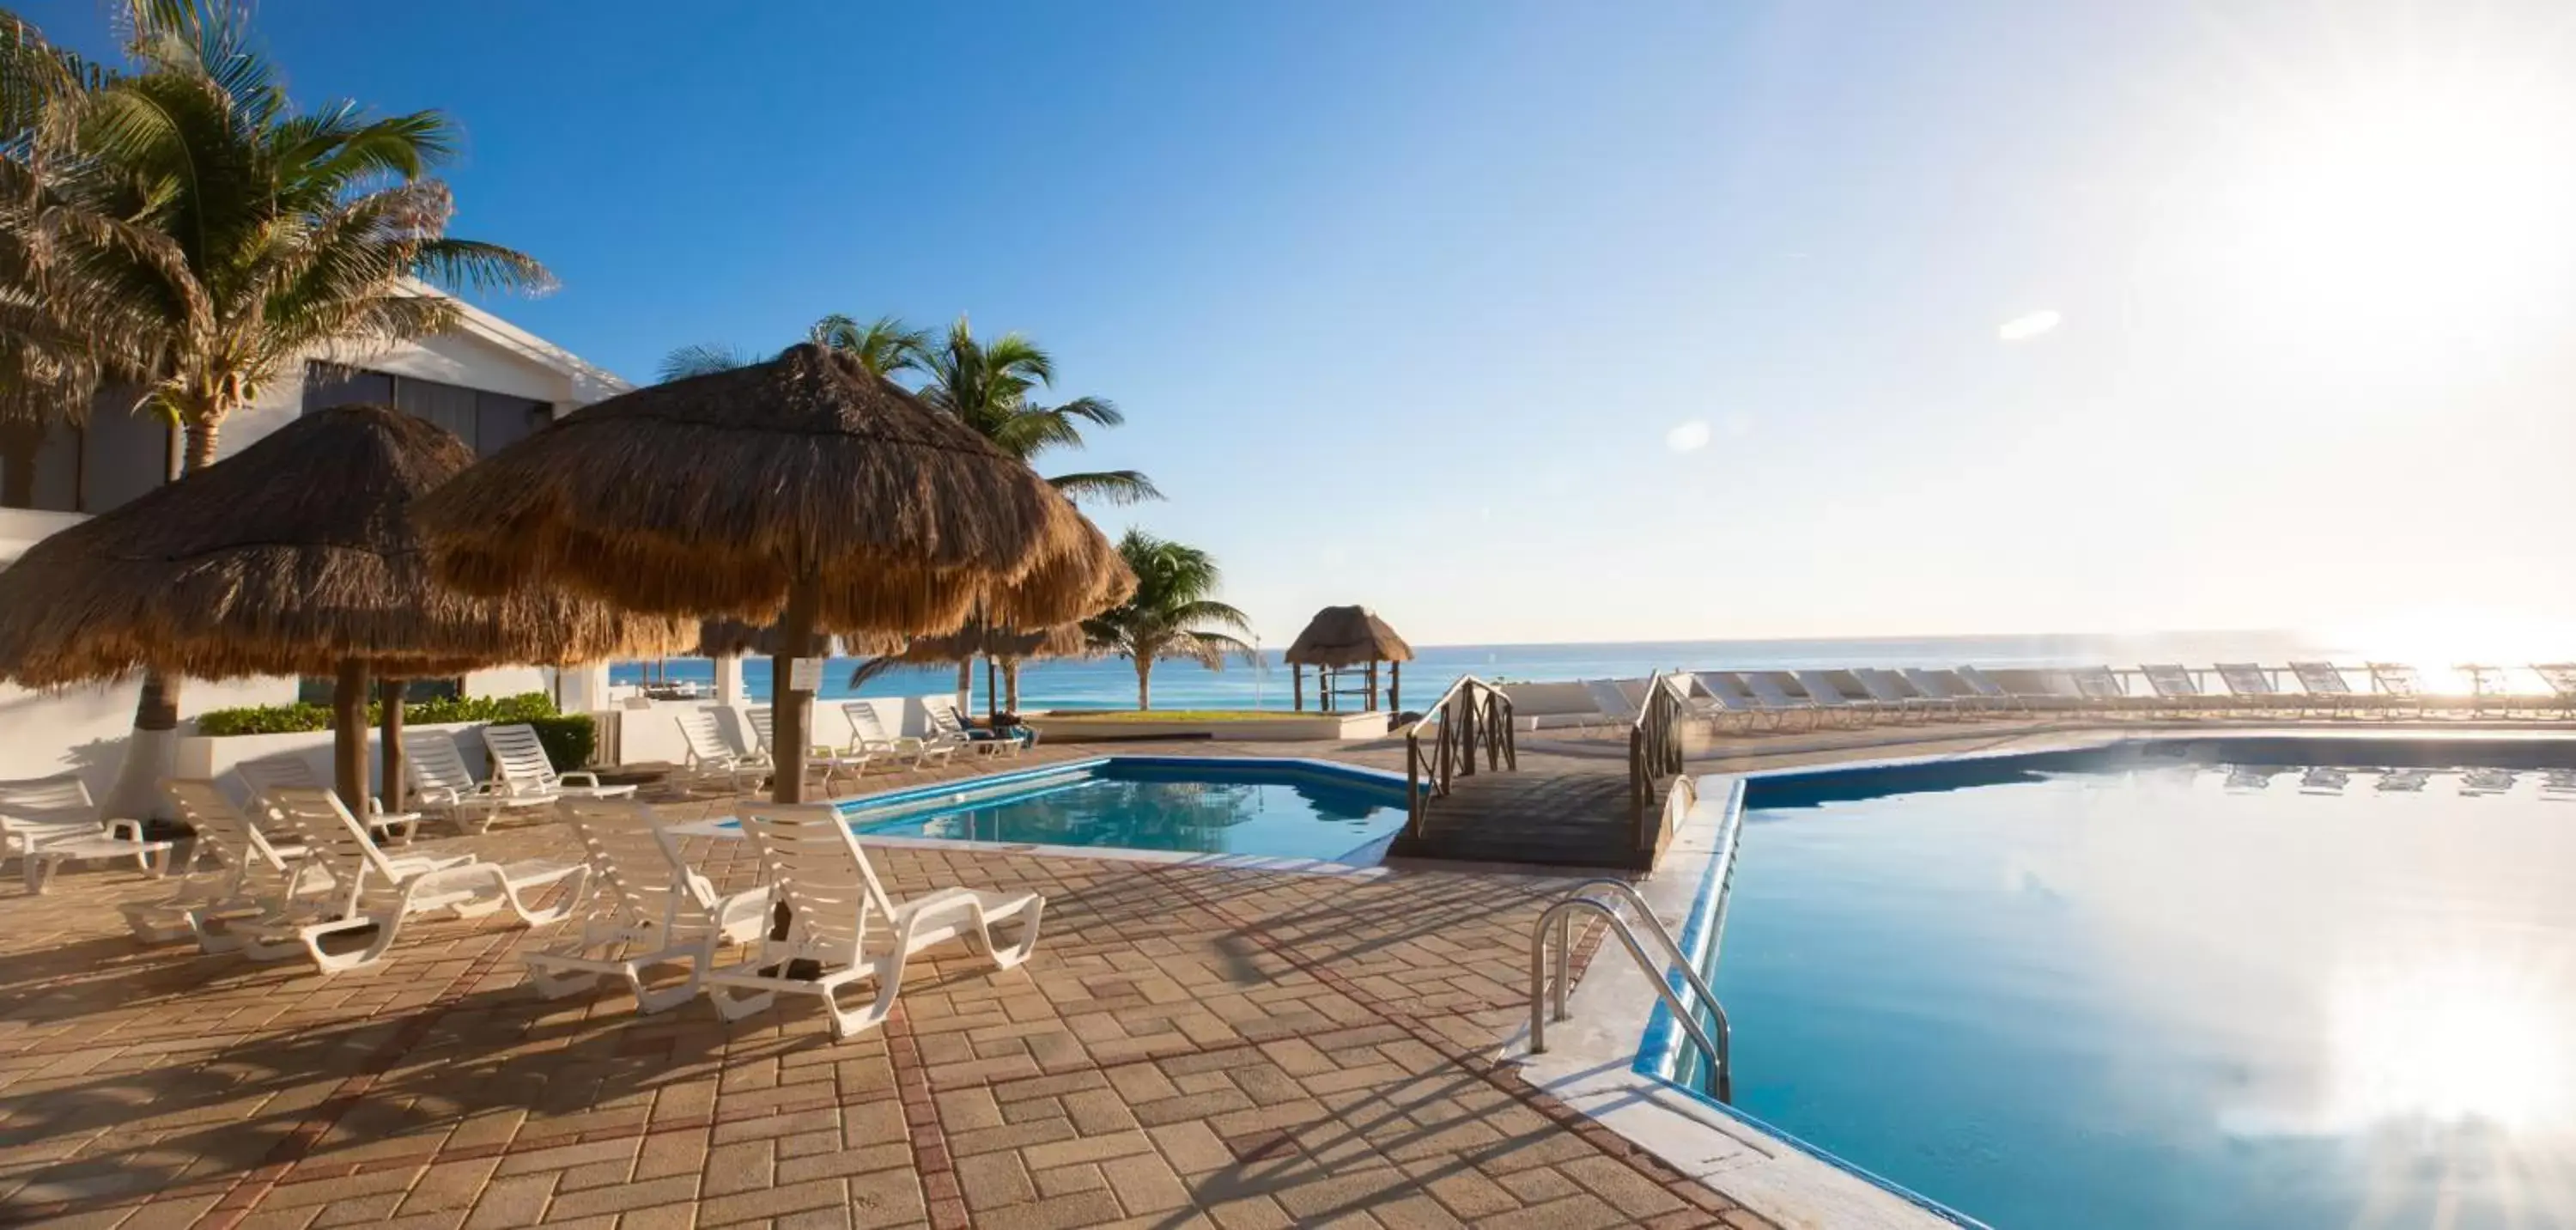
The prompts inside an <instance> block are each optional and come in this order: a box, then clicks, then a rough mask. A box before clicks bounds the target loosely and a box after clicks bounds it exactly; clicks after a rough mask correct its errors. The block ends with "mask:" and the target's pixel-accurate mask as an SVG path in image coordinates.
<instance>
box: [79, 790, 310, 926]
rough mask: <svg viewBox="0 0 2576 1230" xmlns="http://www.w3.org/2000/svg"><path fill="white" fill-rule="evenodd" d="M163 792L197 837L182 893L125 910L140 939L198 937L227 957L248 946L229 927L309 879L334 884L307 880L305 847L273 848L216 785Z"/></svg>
mask: <svg viewBox="0 0 2576 1230" xmlns="http://www.w3.org/2000/svg"><path fill="white" fill-rule="evenodd" d="M161 792H162V793H163V794H164V795H166V796H168V798H169V800H170V803H171V806H172V807H173V808H174V809H176V810H177V812H178V816H179V819H180V821H182V822H183V823H185V824H186V825H187V826H188V828H189V829H190V830H191V831H192V832H194V833H195V834H196V839H195V841H194V842H193V843H192V845H191V848H190V861H189V866H188V867H186V868H184V869H182V870H183V874H182V875H181V877H180V882H179V887H178V890H177V891H176V892H175V893H173V894H172V895H171V896H170V897H169V898H168V899H166V900H162V901H139V902H131V903H128V904H126V905H122V906H120V907H118V908H119V909H120V910H122V911H123V912H124V914H125V925H126V926H127V927H128V928H129V929H131V930H132V931H133V932H134V936H135V938H136V939H139V940H142V941H143V942H145V943H147V944H160V943H167V942H169V941H172V940H183V939H190V938H194V939H195V940H196V941H197V947H198V948H200V949H202V950H204V951H206V952H210V953H212V952H228V951H230V950H232V949H235V948H238V947H240V946H241V937H240V936H239V935H238V934H235V933H233V932H231V931H230V930H229V929H228V928H229V925H230V924H234V923H239V922H244V921H248V920H251V919H256V918H258V917H260V916H261V915H263V914H267V913H270V912H272V911H273V910H274V909H276V908H277V903H279V902H280V901H282V900H283V899H284V898H286V897H289V896H292V895H294V893H295V891H296V888H297V886H298V884H299V882H300V881H302V880H308V879H309V880H316V881H319V882H321V883H323V884H326V885H327V883H328V880H327V879H325V878H324V877H321V876H318V875H316V876H310V877H307V876H303V875H301V872H302V871H303V870H304V865H303V863H302V860H303V858H304V847H303V846H301V845H298V844H295V843H292V842H290V843H287V844H285V845H283V846H279V845H276V844H273V843H271V842H270V841H269V840H268V839H267V837H266V835H264V834H262V833H261V832H259V831H258V829H257V828H256V827H255V826H254V825H253V824H252V823H251V820H250V817H248V816H246V815H244V814H243V813H242V811H241V809H239V808H237V807H234V806H233V801H232V800H231V799H230V798H228V797H226V796H225V794H224V792H223V790H222V788H220V787H218V786H216V785H215V783H214V782H212V781H209V780H206V779H204V778H174V779H172V780H170V781H166V782H163V783H162V784H161ZM209 861H211V862H212V863H213V864H214V866H213V867H212V868H211V869H210V870H208V871H207V872H205V873H202V874H201V873H199V872H198V871H197V869H196V867H197V864H199V863H204V862H209Z"/></svg>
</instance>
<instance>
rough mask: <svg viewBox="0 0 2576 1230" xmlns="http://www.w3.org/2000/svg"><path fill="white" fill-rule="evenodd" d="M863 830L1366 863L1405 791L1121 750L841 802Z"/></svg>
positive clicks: (1334, 774)
mask: <svg viewBox="0 0 2576 1230" xmlns="http://www.w3.org/2000/svg"><path fill="white" fill-rule="evenodd" d="M844 811H845V812H846V813H847V814H848V815H849V818H850V823H851V825H852V826H853V827H854V828H856V829H857V830H858V831H859V832H860V833H862V834H868V835H876V836H896V837H944V838H953V839H958V840H966V841H1005V842H1026V843H1031V844H1036V845H1052V846H1107V847H1116V848H1120V849H1128V850H1177V851H1182V852H1186V853H1194V854H1258V855H1274V856H1280V857H1288V858H1312V859H1324V860H1329V861H1338V862H1360V863H1374V862H1376V861H1377V859H1376V855H1377V852H1378V849H1379V846H1380V843H1382V842H1383V841H1384V840H1385V839H1386V838H1388V837H1390V836H1392V835H1393V834H1394V833H1395V831H1396V830H1397V829H1399V828H1402V827H1403V826H1404V816H1405V808H1404V787H1403V785H1402V783H1400V782H1391V781H1385V780H1381V779H1377V778H1373V777H1370V776H1367V775H1364V774H1361V773H1357V772H1352V771H1349V770H1341V769H1333V768H1327V767H1319V766H1314V767H1310V766H1305V765H1298V764H1281V763H1278V762H1270V763H1259V762H1246V761H1223V760H1200V759H1192V760H1190V761H1187V762H1184V763H1177V764H1175V763H1169V762H1161V761H1156V760H1153V759H1150V758H1135V757H1121V758H1113V759H1108V760H1100V761H1090V762H1084V763H1080V764H1074V765H1067V766H1061V767H1058V768H1054V769H1049V770H1044V771H1040V772H1035V773H1028V774H1015V775H1012V777H1011V780H1008V781H1006V782H1004V783H1001V784H998V785H991V786H985V787H982V788H978V787H977V786H976V784H975V783H973V782H959V783H951V784H949V785H947V786H944V787H941V788H939V789H938V790H936V791H934V792H927V793H924V792H914V793H913V794H911V795H910V796H906V797H898V798H896V799H894V800H892V801H888V802H883V803H879V802H866V803H864V804H863V805H858V806H853V807H849V808H845V809H844Z"/></svg>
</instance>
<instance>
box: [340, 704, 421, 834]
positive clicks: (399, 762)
mask: <svg viewBox="0 0 2576 1230" xmlns="http://www.w3.org/2000/svg"><path fill="white" fill-rule="evenodd" d="M410 690H411V681H410V680H408V679H387V680H385V681H384V682H382V683H379V684H377V685H376V703H377V704H380V705H383V706H384V708H385V715H384V718H383V721H384V730H385V733H384V738H383V739H382V740H381V742H383V744H384V762H385V810H386V811H389V812H399V811H401V810H402V809H403V786H404V784H405V783H404V781H403V745H402V732H403V694H404V693H405V692H408V691H410ZM354 806H355V805H352V808H353V810H354Z"/></svg>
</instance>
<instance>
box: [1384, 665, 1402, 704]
mask: <svg viewBox="0 0 2576 1230" xmlns="http://www.w3.org/2000/svg"><path fill="white" fill-rule="evenodd" d="M1386 707H1387V708H1389V709H1392V710H1395V711H1397V712H1399V713H1401V712H1403V710H1404V663H1402V662H1389V663H1387V664H1386Z"/></svg>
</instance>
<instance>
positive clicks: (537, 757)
mask: <svg viewBox="0 0 2576 1230" xmlns="http://www.w3.org/2000/svg"><path fill="white" fill-rule="evenodd" d="M483 746H484V747H485V748H487V749H489V750H490V751H491V753H492V771H493V772H494V773H495V774H497V775H498V776H499V777H500V778H501V780H502V781H505V782H508V783H509V784H511V785H512V786H515V787H518V788H521V789H527V788H530V787H534V788H536V789H538V790H552V789H554V788H556V787H557V786H559V785H561V784H562V779H561V778H558V777H556V776H555V762H554V761H553V760H552V759H551V758H549V757H548V756H547V755H546V745H545V744H544V743H542V742H540V741H539V740H538V739H537V728H536V727H534V726H530V725H528V724H527V723H525V722H511V723H507V724H504V725H495V726H486V727H484V728H483Z"/></svg>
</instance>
